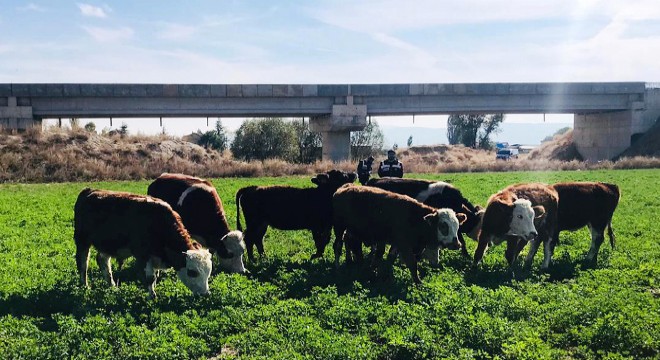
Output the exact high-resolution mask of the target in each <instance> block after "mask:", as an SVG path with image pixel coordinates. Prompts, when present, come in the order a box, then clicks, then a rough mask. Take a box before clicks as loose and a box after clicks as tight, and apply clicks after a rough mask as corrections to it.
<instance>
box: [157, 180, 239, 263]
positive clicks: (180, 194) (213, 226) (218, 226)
mask: <svg viewBox="0 0 660 360" xmlns="http://www.w3.org/2000/svg"><path fill="white" fill-rule="evenodd" d="M147 194H148V195H150V196H153V197H157V198H159V199H162V200H163V201H165V202H166V203H168V204H170V206H171V207H172V209H174V211H176V212H177V213H179V215H180V216H181V219H182V220H183V225H184V226H185V227H186V229H187V230H188V232H189V233H190V236H192V238H193V239H195V240H196V241H198V242H199V243H200V244H202V245H203V246H204V247H207V248H208V249H209V250H210V251H211V252H212V253H215V254H216V255H217V256H218V258H219V259H220V267H221V268H222V269H224V270H226V271H228V272H230V273H241V274H243V273H245V272H246V269H245V267H244V266H243V253H244V251H243V249H244V248H245V245H244V243H243V234H242V233H241V232H240V231H236V232H233V233H231V235H229V234H230V229H229V224H228V223H227V218H226V216H225V211H224V209H223V207H222V201H221V200H220V196H218V192H217V191H216V189H215V187H213V184H211V183H210V182H209V181H207V180H204V179H200V178H198V177H194V176H189V175H184V174H168V173H164V174H162V175H160V176H159V177H158V178H157V179H156V180H154V181H153V182H152V183H151V184H149V187H148V189H147ZM230 249H231V250H230Z"/></svg>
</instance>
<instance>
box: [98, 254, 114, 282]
mask: <svg viewBox="0 0 660 360" xmlns="http://www.w3.org/2000/svg"><path fill="white" fill-rule="evenodd" d="M110 259H111V258H110V255H108V254H104V253H102V252H97V253H96V264H97V265H98V266H99V269H101V273H103V277H104V278H105V281H107V282H108V284H110V286H115V281H114V280H113V279H112V266H111V264H110Z"/></svg>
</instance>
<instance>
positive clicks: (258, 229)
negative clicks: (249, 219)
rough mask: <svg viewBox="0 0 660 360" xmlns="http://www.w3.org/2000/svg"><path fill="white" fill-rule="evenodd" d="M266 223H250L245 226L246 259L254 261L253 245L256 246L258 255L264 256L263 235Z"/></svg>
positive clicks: (266, 226)
mask: <svg viewBox="0 0 660 360" xmlns="http://www.w3.org/2000/svg"><path fill="white" fill-rule="evenodd" d="M267 229H268V225H251V226H250V227H246V228H245V237H244V238H243V241H245V248H246V250H247V255H248V259H250V262H254V246H256V247H257V251H259V255H261V256H264V236H265V235H266V230H267Z"/></svg>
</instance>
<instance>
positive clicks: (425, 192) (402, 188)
mask: <svg viewBox="0 0 660 360" xmlns="http://www.w3.org/2000/svg"><path fill="white" fill-rule="evenodd" d="M367 186H374V187H377V188H381V189H384V190H387V191H391V192H395V193H397V194H403V195H408V196H410V197H411V198H413V199H415V200H417V201H419V202H421V203H424V204H425V205H428V206H431V207H434V208H436V209H442V208H448V209H452V210H454V211H455V212H456V213H463V214H465V215H466V216H467V220H465V222H464V223H462V224H461V227H460V231H459V233H458V240H459V241H460V242H461V244H462V245H463V246H461V251H462V253H463V255H464V256H469V254H468V252H467V248H466V247H465V240H464V239H463V234H462V233H465V234H467V235H468V236H469V237H471V238H472V239H474V240H475V241H476V240H477V236H478V230H479V226H478V225H479V222H480V220H481V216H483V211H480V209H478V208H476V207H475V206H474V205H472V203H471V202H470V201H468V200H467V199H466V198H464V197H463V194H461V191H460V190H458V189H457V188H455V187H454V186H452V185H451V184H448V183H446V182H443V181H437V182H435V181H430V180H421V179H399V178H387V177H386V178H380V179H371V180H369V181H368V182H367Z"/></svg>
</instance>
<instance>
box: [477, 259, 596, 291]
mask: <svg viewBox="0 0 660 360" xmlns="http://www.w3.org/2000/svg"><path fill="white" fill-rule="evenodd" d="M591 266H593V265H592V264H590V263H586V262H584V261H580V260H571V259H570V257H568V256H562V257H558V258H555V259H553V261H552V263H551V264H550V267H549V268H548V269H546V270H541V268H540V264H539V263H536V264H532V266H531V268H525V267H524V266H523V259H522V258H519V259H518V261H516V263H515V264H514V265H513V266H511V267H509V266H507V265H504V264H501V265H500V264H497V265H494V266H490V267H485V266H484V265H483V264H482V265H481V266H479V267H476V268H475V267H472V266H470V267H469V269H466V271H465V272H464V279H465V282H466V283H467V284H473V285H477V286H481V287H484V288H489V289H496V288H498V287H500V286H502V285H509V284H511V282H512V281H513V280H515V281H525V280H541V279H545V281H551V282H561V281H564V280H566V279H574V278H576V277H577V275H578V271H579V270H580V269H585V268H589V267H591ZM544 275H546V276H544Z"/></svg>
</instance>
